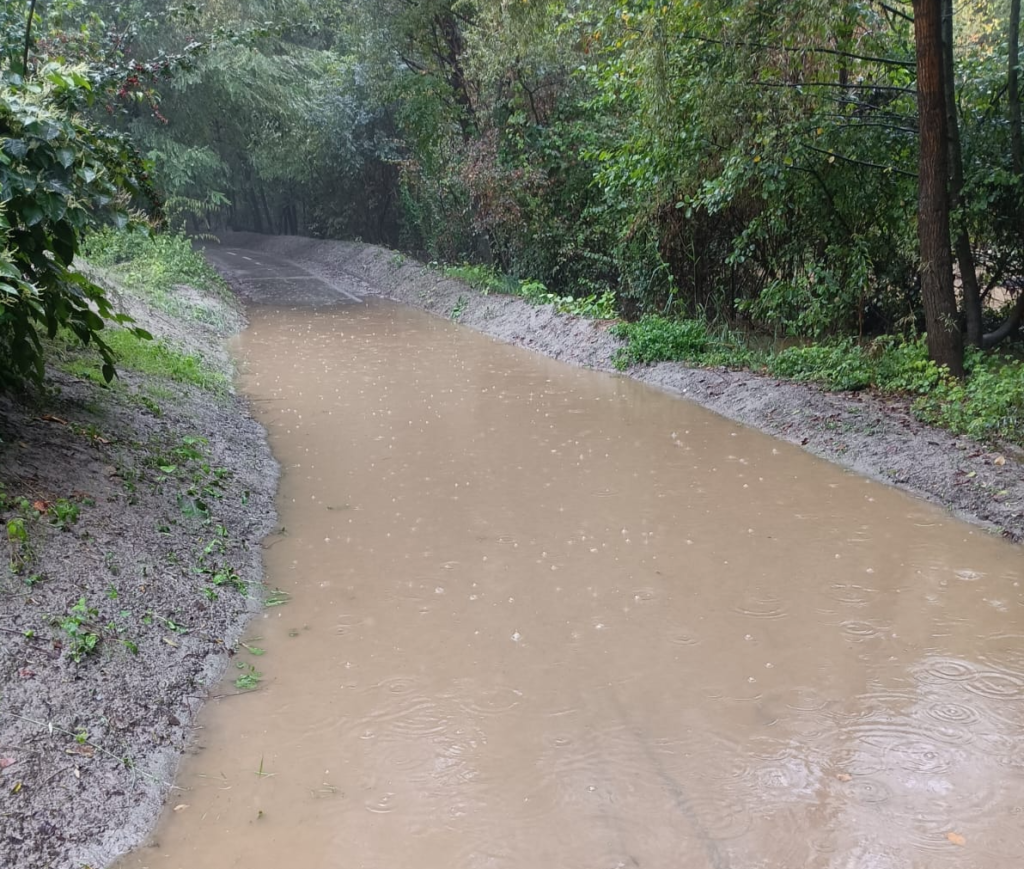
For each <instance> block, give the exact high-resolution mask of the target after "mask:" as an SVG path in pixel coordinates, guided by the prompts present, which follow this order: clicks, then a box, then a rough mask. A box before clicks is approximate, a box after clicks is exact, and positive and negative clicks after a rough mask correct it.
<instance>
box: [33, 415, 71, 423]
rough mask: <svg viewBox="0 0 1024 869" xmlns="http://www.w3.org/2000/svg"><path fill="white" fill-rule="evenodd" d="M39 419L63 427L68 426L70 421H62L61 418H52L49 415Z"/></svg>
mask: <svg viewBox="0 0 1024 869" xmlns="http://www.w3.org/2000/svg"><path fill="white" fill-rule="evenodd" d="M39 418H40V419H41V420H43V422H56V423H60V424H61V425H67V424H68V421H67V420H66V419H61V418H60V417H59V416H52V415H51V414H48V413H45V414H43V415H42V416H41V417H39Z"/></svg>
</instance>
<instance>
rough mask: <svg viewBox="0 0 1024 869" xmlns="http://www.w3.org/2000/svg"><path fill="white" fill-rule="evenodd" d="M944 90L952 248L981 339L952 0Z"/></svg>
mask: <svg viewBox="0 0 1024 869" xmlns="http://www.w3.org/2000/svg"><path fill="white" fill-rule="evenodd" d="M1018 2H1019V0H1018ZM942 91H943V97H944V98H945V104H946V135H947V137H948V139H949V200H950V203H951V205H952V207H953V249H954V251H955V252H956V261H957V265H959V266H960V282H961V285H962V286H963V295H964V298H963V306H964V319H965V321H966V325H967V343H968V344H971V345H972V346H974V347H980V346H981V343H982V333H981V329H982V323H981V288H980V287H979V286H978V271H977V267H976V265H975V262H974V251H973V250H972V249H971V237H970V235H969V234H968V232H967V221H966V220H965V219H964V216H963V213H962V212H961V208H962V206H963V192H964V158H963V149H962V148H961V145H960V120H959V118H958V117H957V111H956V77H955V74H954V66H953V0H942Z"/></svg>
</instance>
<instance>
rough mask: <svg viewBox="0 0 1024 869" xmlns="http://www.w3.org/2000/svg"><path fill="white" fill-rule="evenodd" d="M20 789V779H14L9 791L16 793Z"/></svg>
mask: <svg viewBox="0 0 1024 869" xmlns="http://www.w3.org/2000/svg"><path fill="white" fill-rule="evenodd" d="M20 790H21V782H20V781H16V782H15V783H14V787H13V788H11V793H12V794H16V793H18V792H19V791H20Z"/></svg>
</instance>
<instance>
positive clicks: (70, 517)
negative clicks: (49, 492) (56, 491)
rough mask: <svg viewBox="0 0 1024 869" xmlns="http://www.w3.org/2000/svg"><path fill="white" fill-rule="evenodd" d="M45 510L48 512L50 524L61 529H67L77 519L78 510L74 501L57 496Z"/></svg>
mask: <svg viewBox="0 0 1024 869" xmlns="http://www.w3.org/2000/svg"><path fill="white" fill-rule="evenodd" d="M47 512H48V513H49V514H50V524H51V525H56V526H57V527H58V528H60V530H61V531H67V530H68V529H69V528H70V527H71V526H72V525H74V524H75V523H76V522H77V521H78V516H79V513H80V510H79V506H78V505H77V504H76V503H75V502H74V501H69V500H68V499H67V498H58V499H57V500H56V501H54V502H53V503H52V504H51V505H50V508H49V510H47Z"/></svg>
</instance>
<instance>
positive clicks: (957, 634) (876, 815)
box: [119, 264, 1024, 869]
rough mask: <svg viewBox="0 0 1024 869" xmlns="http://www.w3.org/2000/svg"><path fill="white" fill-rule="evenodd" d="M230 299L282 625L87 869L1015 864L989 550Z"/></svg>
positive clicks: (611, 396) (422, 339)
mask: <svg viewBox="0 0 1024 869" xmlns="http://www.w3.org/2000/svg"><path fill="white" fill-rule="evenodd" d="M232 268H235V267H232ZM234 277H235V278H236V280H237V283H238V285H239V286H240V287H241V289H242V291H243V293H246V294H247V295H248V297H249V300H250V301H251V302H254V303H258V302H260V301H261V300H262V301H263V302H265V303H267V304H263V305H258V304H256V305H254V306H253V307H252V309H251V325H250V328H249V329H248V330H247V332H246V333H244V335H243V336H242V338H241V340H240V342H239V343H238V345H237V347H236V352H237V356H238V359H239V360H240V363H241V366H242V369H241V370H242V376H241V387H242V388H243V389H244V391H245V393H246V394H247V395H248V396H250V398H251V400H252V401H253V402H254V405H255V407H256V408H257V413H258V418H259V419H260V421H261V422H262V423H263V424H264V426H265V427H266V428H267V430H268V432H269V436H270V442H271V446H272V448H273V450H274V452H275V455H276V457H277V458H278V460H279V462H280V463H281V466H282V478H281V488H280V491H279V496H278V510H279V516H280V522H281V524H282V526H283V528H282V530H281V531H280V533H278V534H276V535H274V536H272V537H271V538H270V539H269V540H268V541H267V543H266V545H265V567H266V571H267V582H268V584H269V585H271V586H280V587H281V588H282V589H284V590H285V591H286V592H288V593H289V595H290V602H289V603H287V604H286V605H283V606H277V607H272V608H268V609H267V611H266V612H265V614H264V615H263V617H262V618H260V619H258V620H257V621H256V622H254V625H253V628H252V631H251V635H250V638H249V640H248V644H249V646H250V647H252V648H255V649H256V650H257V652H262V651H265V654H253V653H252V652H251V651H245V650H244V648H243V651H241V652H240V654H239V655H238V658H237V660H236V672H233V673H232V674H231V676H230V677H229V678H232V679H233V678H235V677H237V676H238V674H239V673H250V672H251V673H256V674H258V677H259V684H258V688H257V689H256V690H254V691H252V692H242V693H239V694H238V695H237V696H231V697H228V698H226V699H225V700H223V701H221V702H220V703H218V704H216V705H214V706H212V707H209V708H207V709H206V710H205V711H204V712H203V713H202V715H201V717H200V722H201V724H202V728H201V729H200V730H199V731H198V743H197V746H196V750H195V753H194V755H193V756H192V757H190V758H188V759H187V761H186V762H185V764H184V767H183V769H182V771H181V774H180V776H179V780H178V784H179V786H180V787H181V788H182V789H183V790H181V791H179V792H176V794H175V796H174V797H173V799H172V801H171V802H170V803H169V804H168V806H167V809H166V811H165V815H164V818H163V820H162V822H161V825H160V827H159V829H158V830H157V832H156V834H155V836H154V838H153V840H152V841H151V842H150V844H149V845H148V846H147V847H145V848H142V849H140V850H139V851H137V852H136V853H135V854H134V855H132V856H131V857H129V858H127V859H126V860H125V861H123V862H122V863H121V864H119V869H141V867H152V869H155V867H167V869H229V867H236V866H237V867H247V869H271V867H274V869H277V867H280V866H282V865H296V866H309V867H318V869H329V867H350V866H360V867H381V869H385V867H386V869H400V867H410V869H411V867H416V869H432V867H437V869H442V867H443V869H470V867H472V869H483V867H488V869H493V867H509V869H512V867H515V869H522V867H534V866H542V867H555V866H567V867H568V866H581V867H582V866H587V867H601V869H614V867H634V866H637V867H639V866H647V867H666V866H687V867H714V869H720V867H737V869H738V867H743V869H751V867H773V869H774V867H788V866H800V867H822V869H825V867H828V869H840V867H852V866H857V867H871V869H889V867H893V869H895V867H908V866H922V867H924V866H927V867H932V869H936V867H938V869H941V867H970V866H985V867H989V869H1004V867H1005V869H1009V867H1016V866H1018V865H1019V858H1020V855H1021V853H1024V796H1022V795H1024V750H1022V748H1021V746H1022V744H1024V740H1022V739H1021V735H1022V734H1021V722H1022V721H1024V621H1022V619H1024V593H1022V589H1021V581H1022V579H1024V573H1022V568H1021V561H1020V552H1019V549H1017V548H1016V547H1014V546H1013V545H1011V544H1010V543H1008V542H1005V541H1002V540H999V539H996V538H995V537H993V536H991V535H989V534H988V533H986V532H984V531H982V530H980V529H978V528H975V527H971V526H969V525H966V524H964V523H961V522H959V521H957V520H954V519H952V518H950V517H949V516H948V515H946V514H945V513H944V512H943V511H942V510H940V509H938V508H937V507H934V506H931V505H927V504H923V503H922V502H920V501H918V500H915V499H913V498H911V497H909V496H907V495H905V494H903V493H901V492H899V491H897V490H895V489H894V488H892V487H887V486H882V485H879V484H878V483H876V482H873V481H870V480H866V479H864V478H862V477H860V476H857V475H855V474H852V473H849V472H847V471H844V470H842V469H840V468H838V467H836V466H834V465H832V464H829V463H827V462H824V461H822V460H819V459H817V458H814V457H812V456H810V455H808V454H807V453H806V452H804V451H802V450H800V449H799V448H797V447H795V446H792V445H789V444H785V443H782V442H781V441H779V440H776V439H773V438H769V437H767V436H765V435H763V434H761V433H759V432H756V431H753V430H751V429H748V428H744V427H742V426H738V425H736V424H735V423H732V422H730V421H728V420H726V419H724V418H722V417H720V416H717V415H714V414H712V413H709V412H707V411H706V410H704V409H702V408H700V407H699V406H697V405H695V404H692V403H688V402H681V401H679V400H677V399H675V398H672V397H670V396H669V395H667V394H665V393H663V392H660V391H657V390H654V389H651V388H649V387H647V386H644V385H642V384H639V383H636V382H635V381H633V380H631V379H629V378H626V377H612V376H608V375H606V374H603V373H597V372H592V371H587V370H583V369H579V368H572V367H569V366H566V365H563V364H560V363H558V362H556V361H553V360H550V359H547V358H544V357H542V356H539V355H537V354H534V353H530V352H528V351H525V350H523V349H520V348H516V347H512V346H508V345H503V344H499V343H497V342H494V341H492V340H489V339H488V338H485V337H483V336H481V335H479V334H476V333H474V332H472V331H469V330H466V329H463V328H461V327H459V326H456V325H453V324H450V323H446V322H444V321H443V320H440V319H438V318H435V317H430V316H428V315H426V314H424V313H422V312H420V311H416V310H414V309H411V308H408V307H402V306H398V305H395V304H393V303H389V302H384V301H380V300H366V301H364V302H361V303H359V302H353V301H352V300H351V299H345V298H339V297H337V295H336V296H335V297H334V298H332V297H331V296H330V294H329V291H330V289H331V285H330V283H329V282H327V283H325V285H324V286H321V287H317V286H315V285H313V286H309V285H312V284H313V282H310V281H305V282H304V284H305V285H307V291H310V292H312V293H313V296H312V297H311V298H305V299H304V300H303V304H301V305H299V304H292V305H290V306H289V305H287V300H286V299H285V300H282V299H281V298H280V297H279V296H277V295H270V296H269V297H263V296H261V295H260V293H261V290H260V287H261V286H266V284H261V283H260V282H259V272H258V266H256V265H252V266H250V265H248V264H246V265H245V266H244V267H243V266H238V267H237V268H236V271H235V274H234ZM276 286H279V285H276ZM277 292H278V293H280V292H282V291H281V290H280V289H279V290H278V291H277ZM304 292H305V291H304ZM355 295H358V293H355ZM282 302H284V303H285V306H284V307H282V306H281V303H282ZM225 690H226V691H231V692H234V690H235V689H234V688H232V687H231V685H230V682H229V683H227V684H226V685H225Z"/></svg>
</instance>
